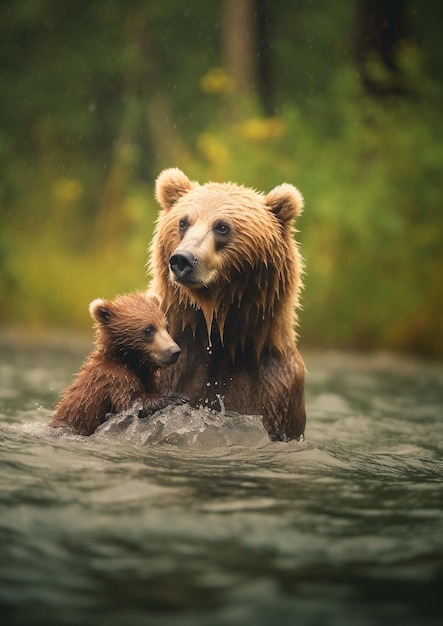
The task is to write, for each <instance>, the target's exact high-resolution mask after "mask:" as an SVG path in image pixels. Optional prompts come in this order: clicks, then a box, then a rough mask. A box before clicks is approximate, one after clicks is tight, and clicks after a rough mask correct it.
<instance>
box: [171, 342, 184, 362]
mask: <svg viewBox="0 0 443 626" xmlns="http://www.w3.org/2000/svg"><path fill="white" fill-rule="evenodd" d="M181 353H182V351H181V350H180V348H179V347H178V346H176V347H175V348H171V349H170V350H169V360H170V362H171V364H172V363H175V362H176V361H177V359H178V357H179V356H180V354H181Z"/></svg>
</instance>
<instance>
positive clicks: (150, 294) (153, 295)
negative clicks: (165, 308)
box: [145, 291, 161, 306]
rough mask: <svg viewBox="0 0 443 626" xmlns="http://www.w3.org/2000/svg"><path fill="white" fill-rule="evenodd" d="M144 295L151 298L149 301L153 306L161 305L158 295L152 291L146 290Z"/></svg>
mask: <svg viewBox="0 0 443 626" xmlns="http://www.w3.org/2000/svg"><path fill="white" fill-rule="evenodd" d="M145 295H146V297H147V298H148V300H151V302H152V303H153V304H155V306H160V305H161V300H160V296H159V295H158V294H156V293H155V292H154V291H147V292H146V294H145Z"/></svg>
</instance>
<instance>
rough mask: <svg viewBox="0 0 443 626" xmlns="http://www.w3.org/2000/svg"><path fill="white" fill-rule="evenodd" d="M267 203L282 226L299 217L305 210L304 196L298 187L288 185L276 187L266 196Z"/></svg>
mask: <svg viewBox="0 0 443 626" xmlns="http://www.w3.org/2000/svg"><path fill="white" fill-rule="evenodd" d="M265 202H266V204H267V205H268V207H269V208H270V209H271V211H272V212H273V213H274V215H275V216H276V217H277V218H278V220H279V221H280V222H281V223H282V224H285V223H287V222H290V221H291V220H293V219H294V218H295V217H298V216H299V215H300V213H301V212H302V210H303V196H302V195H301V193H300V192H299V190H298V189H297V188H296V187H294V186H293V185H289V184H288V183H283V184H282V185H278V187H274V189H272V190H271V191H270V192H269V193H268V195H267V196H266V198H265Z"/></svg>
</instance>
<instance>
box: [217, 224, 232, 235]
mask: <svg viewBox="0 0 443 626" xmlns="http://www.w3.org/2000/svg"><path fill="white" fill-rule="evenodd" d="M214 230H215V232H216V233H217V234H219V235H228V234H229V233H230V232H231V229H230V227H229V225H228V224H226V222H217V224H215V225H214Z"/></svg>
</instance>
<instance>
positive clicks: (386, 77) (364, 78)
mask: <svg viewBox="0 0 443 626" xmlns="http://www.w3.org/2000/svg"><path fill="white" fill-rule="evenodd" d="M355 19H356V25H355V57H356V61H357V66H358V68H359V70H360V80H361V82H362V84H363V87H364V88H365V90H366V91H367V92H368V93H370V94H371V95H373V96H378V97H380V96H389V95H405V94H406V93H408V89H407V88H406V86H405V84H404V81H403V75H402V71H401V67H400V66H399V63H398V51H399V44H400V43H401V41H402V40H404V39H406V38H407V37H408V35H409V28H408V21H407V12H406V2H405V0H357V4H356V14H355ZM374 64H377V65H378V68H379V71H378V72H374Z"/></svg>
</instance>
